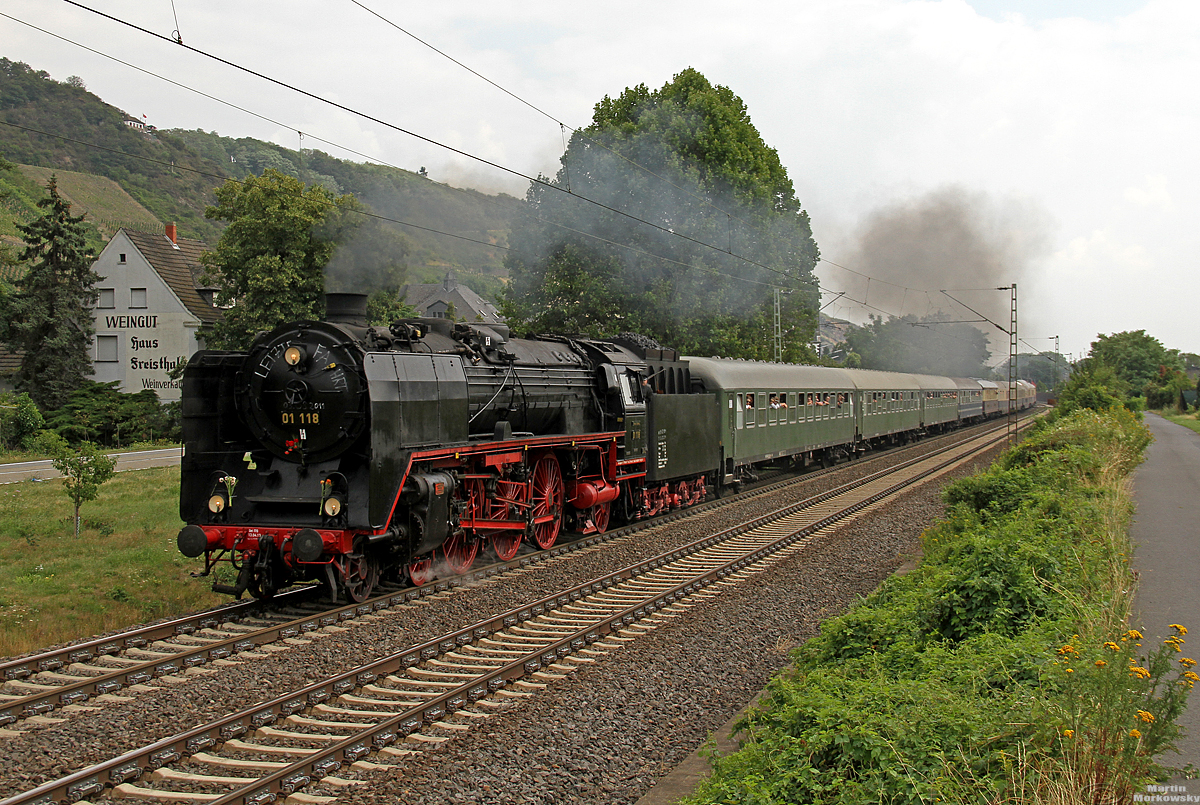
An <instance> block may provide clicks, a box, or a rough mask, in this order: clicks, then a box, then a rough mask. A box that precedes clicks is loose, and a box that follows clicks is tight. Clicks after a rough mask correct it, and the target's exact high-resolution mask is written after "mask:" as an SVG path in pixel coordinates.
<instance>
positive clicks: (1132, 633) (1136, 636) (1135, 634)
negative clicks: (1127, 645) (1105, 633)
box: [1125, 629, 1142, 640]
mask: <svg viewBox="0 0 1200 805" xmlns="http://www.w3.org/2000/svg"><path fill="white" fill-rule="evenodd" d="M1125 636H1126V637H1128V638H1129V639H1130V640H1141V639H1142V633H1141V632H1139V631H1138V630H1137V629H1130V630H1129V631H1128V632H1126V633H1125Z"/></svg>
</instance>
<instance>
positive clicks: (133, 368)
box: [92, 224, 221, 401]
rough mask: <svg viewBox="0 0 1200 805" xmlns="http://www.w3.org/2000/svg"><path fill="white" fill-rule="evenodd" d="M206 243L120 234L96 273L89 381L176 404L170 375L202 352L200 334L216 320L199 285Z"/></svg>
mask: <svg viewBox="0 0 1200 805" xmlns="http://www.w3.org/2000/svg"><path fill="white" fill-rule="evenodd" d="M205 248H207V247H206V246H205V244H204V242H203V241H199V240H192V239H190V238H181V237H179V236H178V234H177V233H176V230H175V225H174V224H167V226H166V232H165V233H164V234H151V233H148V232H137V231H134V230H129V229H120V230H118V231H117V233H116V234H115V235H113V238H112V240H110V241H109V242H108V245H107V246H105V247H104V251H102V252H100V256H99V258H97V260H96V262H95V264H94V268H95V269H96V273H98V274H99V275H100V276H101V278H102V279H101V280H100V281H99V282H98V283H96V290H97V291H98V292H99V299H98V300H97V302H96V310H95V321H96V338H95V343H94V345H93V350H94V356H93V357H94V359H95V363H94V365H93V366H94V370H95V374H94V375H93V378H92V379H94V380H96V381H98V382H101V383H107V382H110V381H113V380H118V381H120V382H121V385H120V389H121V391H125V392H129V393H133V392H137V391H141V390H142V389H152V390H154V391H155V392H157V393H158V396H159V399H161V400H163V401H167V400H178V399H179V397H180V386H181V383H182V381H180V380H172V379H171V378H170V377H169V376H168V375H167V373H168V372H169V371H170V370H171V369H173V368H175V367H176V366H177V365H179V363H180V362H187V359H188V357H189V356H191V354H192V353H193V352H195V351H196V350H198V349H200V348H201V347H202V346H203V344H202V336H201V335H200V328H201V327H202V326H203V325H205V324H208V323H211V322H213V321H216V320H217V319H219V318H220V317H221V311H220V310H219V309H218V308H216V307H214V306H213V305H212V291H211V289H208V288H205V287H203V286H202V284H201V283H200V274H201V273H202V272H203V267H202V266H201V265H200V261H199V258H200V253H201V252H202V251H204V250H205Z"/></svg>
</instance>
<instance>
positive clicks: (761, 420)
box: [755, 391, 767, 427]
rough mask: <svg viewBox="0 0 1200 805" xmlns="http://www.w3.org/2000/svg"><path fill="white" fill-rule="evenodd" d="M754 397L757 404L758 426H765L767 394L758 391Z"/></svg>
mask: <svg viewBox="0 0 1200 805" xmlns="http://www.w3.org/2000/svg"><path fill="white" fill-rule="evenodd" d="M755 397H756V400H755V402H756V403H757V404H758V424H759V427H765V426H766V424H767V395H766V394H764V393H763V392H761V391H760V392H758V394H756V395H755Z"/></svg>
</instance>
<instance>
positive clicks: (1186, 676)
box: [1183, 671, 1200, 682]
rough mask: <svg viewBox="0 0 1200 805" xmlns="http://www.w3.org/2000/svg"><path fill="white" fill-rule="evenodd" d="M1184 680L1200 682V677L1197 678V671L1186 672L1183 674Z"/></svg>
mask: <svg viewBox="0 0 1200 805" xmlns="http://www.w3.org/2000/svg"><path fill="white" fill-rule="evenodd" d="M1183 678H1184V679H1190V680H1192V681H1193V682H1200V676H1196V672H1195V671H1184V672H1183Z"/></svg>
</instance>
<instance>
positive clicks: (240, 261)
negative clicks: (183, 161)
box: [200, 168, 357, 349]
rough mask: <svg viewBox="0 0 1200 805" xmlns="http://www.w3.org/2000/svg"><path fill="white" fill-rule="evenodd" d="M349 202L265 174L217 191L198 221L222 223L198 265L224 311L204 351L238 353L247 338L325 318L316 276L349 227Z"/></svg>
mask: <svg viewBox="0 0 1200 805" xmlns="http://www.w3.org/2000/svg"><path fill="white" fill-rule="evenodd" d="M356 209H357V202H355V200H354V199H353V197H351V196H349V195H344V196H336V195H334V194H333V193H332V192H330V191H329V190H327V189H325V188H324V187H321V186H319V185H315V186H312V187H305V185H304V183H303V182H301V181H300V180H299V179H296V178H294V177H291V176H288V175H287V174H284V173H280V172H279V171H277V170H274V169H271V168H268V169H267V170H265V171H263V174H262V176H251V177H248V178H247V179H245V180H243V181H240V182H239V181H235V180H232V179H231V180H230V181H228V182H226V183H225V184H224V185H222V186H221V187H219V188H217V204H216V206H213V207H209V208H208V209H207V210H205V213H204V214H205V216H206V217H208V218H214V219H216V220H220V221H228V222H229V226H228V227H226V229H225V232H224V233H223V234H222V235H221V239H220V240H219V241H218V242H217V246H216V248H215V249H213V250H212V251H209V252H205V253H204V254H203V255H201V257H200V262H201V263H203V265H204V267H205V270H206V275H205V280H206V281H211V282H215V283H216V284H217V285H218V287H220V289H221V290H220V291H219V292H218V293H217V298H216V301H217V303H218V304H220V305H232V307H229V308H228V309H227V310H226V311H225V315H224V317H223V318H222V320H221V321H219V322H217V323H215V324H214V325H213V331H212V334H211V335H210V336H208V337H207V339H206V342H205V344H206V346H208V347H210V348H213V349H246V348H247V347H248V346H249V345H250V342H251V341H253V340H254V336H255V335H256V334H257V333H259V332H261V331H263V330H269V329H271V328H273V327H275V326H276V325H278V324H281V323H283V322H285V321H292V320H295V319H319V318H320V317H321V316H323V315H324V312H325V275H324V268H325V265H326V264H327V263H328V262H329V260H330V258H331V257H332V256H333V253H334V251H335V250H336V248H337V246H338V245H339V244H340V243H342V242H344V241H345V239H346V238H347V237H348V236H349V234H350V232H351V230H352V229H353V227H354V224H355V223H356V221H355V216H354V215H353V210H356Z"/></svg>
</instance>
